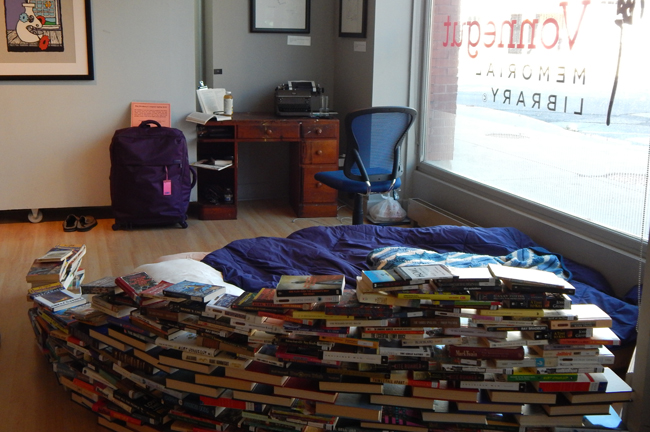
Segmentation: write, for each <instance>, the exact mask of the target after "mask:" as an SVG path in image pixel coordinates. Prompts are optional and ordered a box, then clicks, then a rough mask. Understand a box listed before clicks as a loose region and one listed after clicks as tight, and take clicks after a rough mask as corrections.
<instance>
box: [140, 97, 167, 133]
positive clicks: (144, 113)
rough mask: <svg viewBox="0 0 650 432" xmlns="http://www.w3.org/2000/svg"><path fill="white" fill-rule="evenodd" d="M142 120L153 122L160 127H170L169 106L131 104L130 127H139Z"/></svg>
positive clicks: (141, 103)
mask: <svg viewBox="0 0 650 432" xmlns="http://www.w3.org/2000/svg"><path fill="white" fill-rule="evenodd" d="M144 120H155V121H157V122H158V123H160V126H163V127H171V123H172V121H171V104H168V103H150V102H131V126H139V125H140V123H142V122H143V121H144Z"/></svg>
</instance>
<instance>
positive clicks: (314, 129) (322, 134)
mask: <svg viewBox="0 0 650 432" xmlns="http://www.w3.org/2000/svg"><path fill="white" fill-rule="evenodd" d="M302 137H303V138H304V139H319V138H338V137H339V123H338V122H329V123H324V122H322V121H309V120H307V121H305V122H303V124H302Z"/></svg>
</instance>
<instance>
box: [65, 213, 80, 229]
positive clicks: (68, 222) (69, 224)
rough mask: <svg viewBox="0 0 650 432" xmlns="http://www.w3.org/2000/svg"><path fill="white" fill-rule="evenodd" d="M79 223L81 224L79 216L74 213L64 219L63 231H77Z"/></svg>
mask: <svg viewBox="0 0 650 432" xmlns="http://www.w3.org/2000/svg"><path fill="white" fill-rule="evenodd" d="M78 225H79V218H78V217H77V216H75V215H73V214H70V215H68V217H66V218H65V220H64V221H63V231H65V232H72V231H77V226H78Z"/></svg>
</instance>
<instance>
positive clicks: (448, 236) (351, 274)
mask: <svg viewBox="0 0 650 432" xmlns="http://www.w3.org/2000/svg"><path fill="white" fill-rule="evenodd" d="M386 247H405V248H414V249H424V250H430V251H435V252H439V253H446V252H465V253H469V254H476V255H488V256H493V257H504V256H506V255H508V254H511V253H513V252H515V251H518V250H520V249H530V250H533V251H535V253H536V254H538V255H540V256H543V255H545V254H546V255H554V256H555V257H557V259H558V260H559V262H560V263H561V266H562V268H563V270H564V275H565V276H566V277H567V278H568V279H569V280H570V282H571V283H572V284H573V285H574V286H575V287H576V294H575V295H574V296H572V299H573V301H574V303H593V304H596V305H598V306H600V307H601V308H602V309H603V310H604V311H605V312H607V313H608V314H609V315H610V316H611V317H612V318H613V321H614V324H613V327H612V329H613V330H614V332H615V333H616V334H617V335H618V336H619V337H620V338H621V340H622V342H623V343H624V344H628V343H633V342H634V341H635V340H636V320H637V315H638V307H637V306H636V305H632V304H629V303H626V302H625V301H623V300H620V299H618V298H617V297H616V296H615V295H614V292H613V290H612V288H611V287H610V286H609V284H608V283H607V281H606V280H605V278H604V277H603V276H602V275H601V274H600V273H599V272H597V271H596V270H594V269H591V268H589V267H586V266H584V265H581V264H578V263H576V262H574V261H571V260H569V259H566V258H563V257H561V256H559V255H557V254H554V253H552V252H550V251H547V250H546V249H544V248H543V247H541V246H540V245H538V244H536V243H535V242H534V241H533V240H532V239H531V238H530V237H528V236H527V235H525V234H524V233H522V232H521V231H519V230H517V229H515V228H508V227H496V228H470V227H458V226H448V225H444V226H435V227H426V228H396V227H383V226H376V225H342V226H335V227H311V228H305V229H302V230H299V231H296V232H294V233H293V234H291V235H289V236H288V237H287V238H279V237H257V238H252V239H243V240H236V241H233V242H231V243H229V244H228V245H226V246H225V247H223V248H221V249H217V250H215V251H214V252H212V253H210V254H208V255H207V256H206V257H205V258H204V259H203V262H205V263H206V264H209V265H210V266H212V267H214V268H215V269H217V270H219V271H220V272H222V274H223V277H224V280H225V281H226V282H229V283H232V284H234V285H237V286H239V287H240V288H242V289H244V290H245V291H258V290H259V289H261V288H264V287H275V285H276V283H277V282H278V280H279V279H280V276H281V275H283V274H288V275H301V274H337V273H338V274H341V273H342V274H344V275H345V276H346V281H347V284H348V285H349V286H350V287H352V288H353V287H354V286H355V285H356V279H355V278H356V276H358V275H359V274H361V271H362V270H367V269H370V268H373V266H374V264H375V263H373V262H372V261H371V259H370V256H371V253H372V252H373V251H376V250H377V249H381V248H386Z"/></svg>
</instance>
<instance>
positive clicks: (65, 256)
mask: <svg viewBox="0 0 650 432" xmlns="http://www.w3.org/2000/svg"><path fill="white" fill-rule="evenodd" d="M85 254H86V245H83V244H72V245H67V244H59V245H56V246H54V247H53V248H51V249H50V250H49V251H47V252H46V253H45V254H44V255H42V256H40V257H38V258H36V259H35V260H34V262H33V263H32V264H31V265H30V267H29V270H28V271H27V275H26V276H25V280H26V281H27V282H29V283H30V284H31V286H32V288H37V287H39V286H43V285H48V284H52V283H60V284H62V285H63V286H64V287H65V288H69V287H70V286H72V285H73V282H74V281H75V280H77V281H79V280H81V279H83V274H84V271H83V269H81V260H82V258H83V256H84V255H85Z"/></svg>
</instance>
